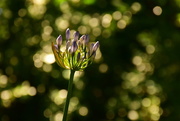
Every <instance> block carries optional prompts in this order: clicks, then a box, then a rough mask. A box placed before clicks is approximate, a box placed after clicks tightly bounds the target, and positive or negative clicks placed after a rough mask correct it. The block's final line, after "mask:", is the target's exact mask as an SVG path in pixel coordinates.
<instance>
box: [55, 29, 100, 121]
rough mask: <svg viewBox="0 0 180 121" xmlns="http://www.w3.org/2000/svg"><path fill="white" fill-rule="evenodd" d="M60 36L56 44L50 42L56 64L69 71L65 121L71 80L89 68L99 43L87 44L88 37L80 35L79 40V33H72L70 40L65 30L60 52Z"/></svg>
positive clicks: (66, 112) (68, 31)
mask: <svg viewBox="0 0 180 121" xmlns="http://www.w3.org/2000/svg"><path fill="white" fill-rule="evenodd" d="M62 41H63V39H62V36H61V35H59V36H58V37H57V39H56V44H54V43H53V42H52V51H53V53H54V56H55V59H56V62H57V64H58V65H59V66H60V67H62V68H65V69H70V70H71V73H70V80H69V84H68V94H67V98H66V103H65V106H64V111H63V112H64V114H63V120H62V121H67V115H68V107H69V103H70V98H71V95H72V87H73V78H74V74H75V72H76V71H83V70H84V69H85V68H86V67H87V66H89V65H90V64H91V63H92V61H93V60H94V58H95V56H96V51H97V49H98V48H99V42H98V41H97V42H96V43H89V36H88V35H82V36H81V37H80V38H79V32H77V31H76V32H74V35H73V38H72V39H71V38H70V29H69V28H68V29H67V30H66V44H65V47H66V48H65V50H64V51H62V50H61V46H62Z"/></svg>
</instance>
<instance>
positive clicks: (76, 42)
mask: <svg viewBox="0 0 180 121" xmlns="http://www.w3.org/2000/svg"><path fill="white" fill-rule="evenodd" d="M61 45H62V36H61V35H59V36H58V38H57V39H56V44H54V43H53V42H52V50H53V53H54V56H55V59H56V62H57V63H58V65H59V66H60V67H62V68H65V69H71V70H74V71H81V70H83V69H85V68H86V67H87V66H88V65H90V64H91V63H92V61H93V60H94V58H95V56H96V51H97V49H98V47H99V42H98V41H97V42H96V43H89V36H88V35H82V36H81V37H80V38H79V32H77V31H76V32H75V33H74V36H73V38H72V39H70V30H69V29H67V30H66V49H65V51H61V49H60V48H61Z"/></svg>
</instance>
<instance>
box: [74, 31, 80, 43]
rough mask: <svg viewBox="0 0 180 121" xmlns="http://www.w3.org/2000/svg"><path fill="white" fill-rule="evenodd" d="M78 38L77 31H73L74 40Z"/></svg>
mask: <svg viewBox="0 0 180 121" xmlns="http://www.w3.org/2000/svg"><path fill="white" fill-rule="evenodd" d="M78 38H79V32H78V31H76V32H74V41H77V40H78Z"/></svg>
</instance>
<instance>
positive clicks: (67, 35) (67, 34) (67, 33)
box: [66, 28, 70, 41]
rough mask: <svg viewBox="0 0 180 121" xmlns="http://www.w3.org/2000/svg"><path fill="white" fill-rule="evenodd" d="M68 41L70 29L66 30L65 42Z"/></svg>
mask: <svg viewBox="0 0 180 121" xmlns="http://www.w3.org/2000/svg"><path fill="white" fill-rule="evenodd" d="M69 39H70V29H69V28H67V29H66V41H68V40H69Z"/></svg>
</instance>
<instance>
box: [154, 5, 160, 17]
mask: <svg viewBox="0 0 180 121" xmlns="http://www.w3.org/2000/svg"><path fill="white" fill-rule="evenodd" d="M153 13H154V14H155V15H157V16H160V15H161V14H162V8H161V7H160V6H155V7H154V8H153Z"/></svg>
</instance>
